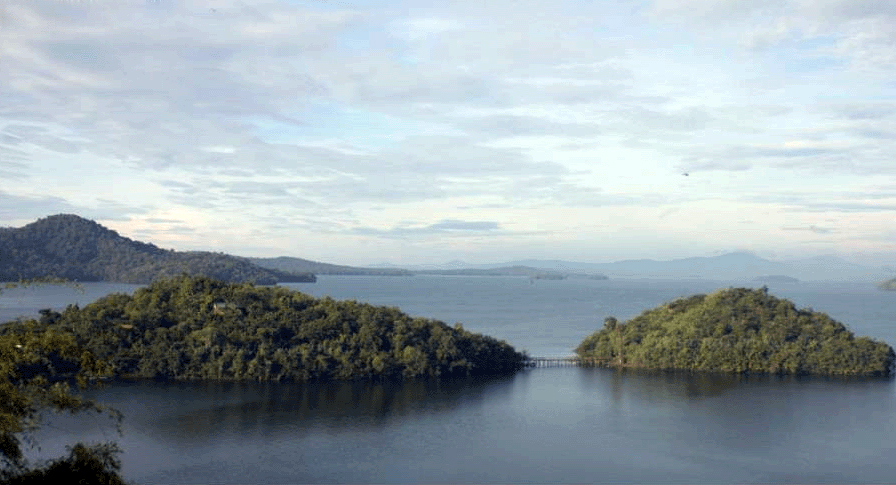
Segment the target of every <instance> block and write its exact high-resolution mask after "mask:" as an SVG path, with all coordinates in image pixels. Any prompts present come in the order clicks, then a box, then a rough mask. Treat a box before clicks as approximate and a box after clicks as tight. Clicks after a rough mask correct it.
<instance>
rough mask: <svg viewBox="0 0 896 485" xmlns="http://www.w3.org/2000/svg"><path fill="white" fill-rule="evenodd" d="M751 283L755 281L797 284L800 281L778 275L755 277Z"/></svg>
mask: <svg viewBox="0 0 896 485" xmlns="http://www.w3.org/2000/svg"><path fill="white" fill-rule="evenodd" d="M753 281H756V282H759V283H799V282H800V280H798V279H796V278H794V277H792V276H785V275H780V274H772V275H766V276H757V277H756V278H753Z"/></svg>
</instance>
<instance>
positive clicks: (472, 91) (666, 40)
mask: <svg viewBox="0 0 896 485" xmlns="http://www.w3.org/2000/svg"><path fill="white" fill-rule="evenodd" d="M0 180H2V184H0V226H15V227H18V226H22V225H24V224H26V223H28V222H32V221H33V220H35V219H37V218H40V217H45V216H47V215H51V214H57V213H75V214H78V215H81V216H84V217H87V218H90V219H94V220H97V221H98V222H100V223H102V224H103V225H105V226H107V227H109V228H112V229H115V230H117V231H118V232H119V233H120V234H122V235H125V236H127V237H131V238H134V239H138V240H142V241H147V242H153V243H155V244H156V245H158V246H161V247H165V248H174V249H178V250H193V249H205V250H213V251H224V252H229V253H233V254H238V255H245V256H275V255H290V256H297V257H304V258H309V259H314V260H320V261H327V262H333V263H344V264H371V263H381V262H391V263H395V264H416V263H439V262H445V261H448V260H452V259H461V260H464V261H468V262H474V263H475V262H500V261H508V260H512V259H521V258H529V257H531V258H545V259H547V258H551V259H568V260H577V261H591V262H603V261H614V260H619V259H627V258H653V259H671V258H677V257H688V256H708V255H713V254H719V253H724V252H729V251H735V250H749V251H754V252H756V253H757V254H759V255H761V256H765V257H769V258H772V259H791V258H799V257H808V256H814V255H821V254H838V255H841V256H844V257H847V258H850V259H852V260H854V261H858V262H865V263H874V264H891V263H893V262H894V261H896V3H894V2H887V1H880V0H771V1H765V0H720V1H710V0H680V1H674V0H655V1H649V0H647V1H594V2H590V1H575V2H564V1H558V0H552V1H550V2H548V1H544V0H540V1H527V0H489V1H482V0H475V1H466V0H452V1H447V2H446V1H443V2H434V1H408V2H371V1H366V0H364V1H346V0H315V1H286V0H284V1H280V2H271V3H264V2H249V1H246V2H241V1H230V0H220V1H211V2H192V1H181V0H92V1H91V0H80V1H76V0H47V1H41V0H5V1H3V2H0Z"/></svg>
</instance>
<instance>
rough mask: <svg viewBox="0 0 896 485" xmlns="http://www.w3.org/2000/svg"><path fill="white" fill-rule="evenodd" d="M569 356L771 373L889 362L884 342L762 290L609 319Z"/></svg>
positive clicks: (863, 370)
mask: <svg viewBox="0 0 896 485" xmlns="http://www.w3.org/2000/svg"><path fill="white" fill-rule="evenodd" d="M576 352H577V353H578V354H579V356H581V357H583V358H589V359H594V360H597V361H598V362H601V363H604V364H606V365H610V366H618V367H641V368H651V369H688V370H706V371H723V372H750V373H773V374H822V375H886V376H889V375H891V374H892V372H893V364H894V352H893V348H892V347H890V346H889V345H887V344H885V343H882V342H878V341H875V340H872V339H870V338H867V337H855V336H854V335H853V334H852V332H850V331H848V330H847V329H846V327H844V326H843V324H841V323H839V322H836V321H834V320H833V319H831V318H830V317H829V316H827V315H825V314H824V313H820V312H814V311H811V310H799V309H797V308H796V307H795V306H794V304H793V303H791V302H790V301H788V300H784V299H779V298H775V297H773V296H771V295H769V294H768V290H767V289H765V288H763V289H761V290H750V289H744V288H734V289H727V290H720V291H717V292H715V293H712V294H710V295H696V296H691V297H689V298H683V299H679V300H676V301H673V302H671V303H667V304H665V305H662V306H660V307H658V308H655V309H653V310H649V311H646V312H644V313H642V314H641V315H639V316H637V317H635V318H633V319H631V320H629V321H628V322H626V323H619V322H617V321H616V319H615V318H612V317H610V318H608V319H607V320H606V321H605V323H604V328H602V329H600V330H599V331H597V332H595V333H594V334H592V335H590V336H588V337H587V338H585V340H584V341H582V343H581V344H580V345H579V347H578V348H577V349H576Z"/></svg>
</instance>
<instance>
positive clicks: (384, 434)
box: [0, 277, 896, 483]
mask: <svg viewBox="0 0 896 485" xmlns="http://www.w3.org/2000/svg"><path fill="white" fill-rule="evenodd" d="M753 285H754V284H753ZM753 285H751V284H746V283H744V284H738V282H710V281H678V282H672V281H665V282H664V281H635V280H609V281H592V280H564V281H536V282H535V283H534V284H530V282H529V280H528V279H525V278H472V277H466V278H463V277H411V278H374V277H321V278H320V279H319V281H318V283H317V284H312V285H290V286H293V287H295V288H297V289H300V290H302V291H305V292H307V293H311V294H314V295H318V296H322V295H329V296H332V297H334V298H339V299H342V298H351V299H357V300H361V301H368V302H371V303H375V304H385V305H391V306H398V307H400V308H402V309H403V310H405V311H406V312H408V313H411V314H413V315H420V316H430V317H434V318H438V319H441V320H445V321H447V322H448V323H453V322H455V321H460V322H462V323H463V324H464V326H465V327H466V328H468V329H470V330H474V331H480V332H485V333H488V334H490V335H493V336H496V337H498V338H502V339H505V340H507V341H509V342H510V343H511V344H513V345H515V346H516V347H517V348H519V349H526V350H528V351H529V353H530V354H532V355H567V354H569V353H571V349H572V348H573V347H574V346H575V345H576V344H577V343H578V342H579V341H580V340H581V339H582V338H583V337H584V336H585V335H587V334H588V333H590V332H592V331H594V330H595V329H596V328H597V327H599V326H600V325H601V324H602V323H601V322H602V321H603V318H604V317H606V316H608V315H614V316H616V317H618V318H620V319H627V318H630V317H632V316H634V315H636V314H638V313H640V312H641V311H643V310H645V309H648V308H651V307H653V306H656V305H658V304H660V303H662V302H665V301H668V300H670V299H673V298H675V297H678V296H685V295H689V294H692V293H697V292H707V291H712V290H714V289H716V288H719V287H728V286H753ZM121 288H123V290H124V291H133V288H134V287H121ZM105 289H108V288H105ZM93 290H94V289H93V288H91V289H90V291H93ZM44 291H47V292H48V293H47V294H44V295H43V297H44V298H45V299H44V300H41V303H42V304H41V305H38V307H41V308H42V307H47V306H50V307H54V306H55V307H59V306H61V307H64V306H65V303H66V302H65V301H59V302H58V305H57V304H56V303H57V302H53V301H50V300H52V298H51V296H52V294H50V293H52V292H51V291H50V290H44ZM770 292H771V293H772V294H775V295H776V296H780V297H786V298H789V299H791V300H793V301H794V302H796V303H797V305H798V306H800V307H813V308H814V309H816V310H820V311H824V312H826V313H828V314H830V315H831V316H832V317H834V318H836V319H838V320H840V321H842V322H844V323H845V324H847V326H849V327H850V328H851V329H852V330H853V331H855V332H856V333H857V334H861V335H869V336H872V337H875V338H878V339H883V340H886V341H888V342H890V343H891V344H892V343H893V342H894V341H896V338H894V337H896V325H894V324H893V322H892V319H891V318H892V315H894V314H896V301H894V300H896V298H894V297H896V295H894V294H892V293H886V292H881V291H878V290H876V289H874V288H873V287H868V286H867V285H859V284H849V283H838V284H816V283H813V284H806V283H803V284H798V285H780V286H771V285H770ZM85 293H86V292H85ZM67 295H68V296H64V295H62V294H60V295H59V296H60V298H62V299H64V298H69V297H70V296H71V295H70V294H67ZM25 296H26V295H20V296H19V297H20V298H25ZM16 297H17V296H16V295H15V294H12V293H4V294H3V295H2V296H0V307H7V306H13V305H12V304H11V301H12V300H13V299H14V298H16ZM20 301H21V300H20ZM43 303H54V304H52V305H51V304H43ZM83 303H86V302H84V301H82V304H83ZM18 308H20V309H25V310H27V308H26V305H23V304H20V305H19V307H18ZM31 311H32V312H33V311H34V310H33V309H32V310H31ZM93 395H94V396H95V397H97V398H98V399H100V400H102V401H104V402H107V403H109V404H112V405H113V406H115V407H116V408H118V409H119V410H121V411H122V412H123V413H124V415H125V422H124V434H123V435H122V436H118V435H117V434H116V433H115V432H114V428H113V427H112V426H110V424H109V422H108V420H106V419H104V418H102V417H96V416H89V417H83V416H82V417H79V418H77V419H71V418H68V417H64V416H58V417H52V418H51V419H50V420H49V422H48V426H47V427H46V428H44V429H43V430H42V431H41V435H40V436H39V437H38V438H39V440H40V442H41V443H42V446H43V448H42V450H41V454H42V455H45V456H58V455H60V454H62V453H63V447H64V445H65V444H67V443H71V442H73V441H75V440H88V441H90V440H93V441H96V440H115V441H118V442H119V444H120V445H121V447H122V448H123V449H124V454H123V456H122V458H123V463H124V474H125V476H126V477H127V478H129V479H132V480H134V481H136V482H139V483H209V482H216V483H274V482H276V483H295V482H324V483H336V482H390V483H396V482H400V483H412V482H413V483H417V482H430V483H432V482H439V483H458V482H463V483H470V482H483V483H508V482H510V483H527V482H580V483H581V482H602V483H682V482H699V483H719V482H726V483H730V482H750V483H755V482H761V483H788V482H799V483H806V482H812V483H891V482H892V481H893V477H896V464H894V463H893V460H892V459H891V457H892V456H893V455H894V452H896V442H894V440H893V436H896V386H894V382H893V381H891V380H872V379H822V378H811V379H810V378H803V379H793V378H775V377H764V378H756V377H753V378H746V379H745V378H737V377H732V376H714V375H689V374H676V373H649V372H633V371H615V370H612V369H576V368H566V369H532V370H528V371H525V372H522V373H519V374H517V375H516V376H512V377H507V378H500V379H456V380H450V381H433V380H416V381H410V382H403V383H366V382H361V383H310V384H303V383H293V384H274V383H154V382H135V383H121V384H118V385H115V386H112V387H109V388H107V389H103V390H100V391H96V392H94V393H93Z"/></svg>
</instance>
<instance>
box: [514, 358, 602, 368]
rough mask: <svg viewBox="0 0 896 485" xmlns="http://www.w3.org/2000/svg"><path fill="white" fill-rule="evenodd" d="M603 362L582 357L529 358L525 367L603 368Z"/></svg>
mask: <svg viewBox="0 0 896 485" xmlns="http://www.w3.org/2000/svg"><path fill="white" fill-rule="evenodd" d="M605 365H606V362H604V361H603V360H598V359H593V358H587V357H586V358H582V357H529V360H527V361H526V367H603V366H605Z"/></svg>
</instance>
